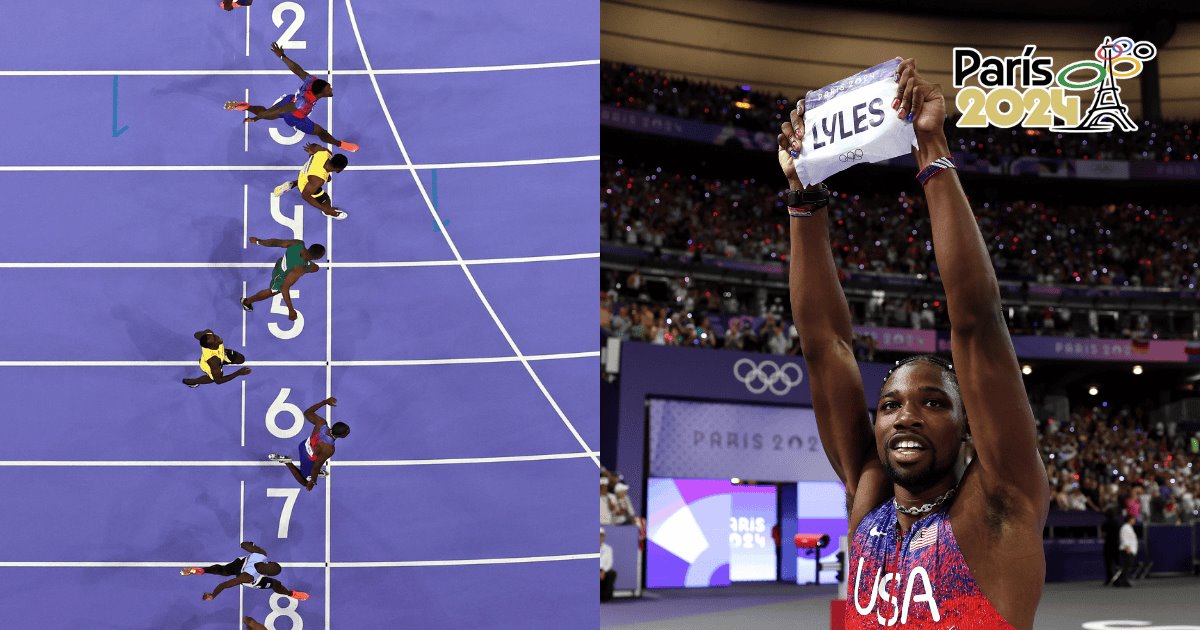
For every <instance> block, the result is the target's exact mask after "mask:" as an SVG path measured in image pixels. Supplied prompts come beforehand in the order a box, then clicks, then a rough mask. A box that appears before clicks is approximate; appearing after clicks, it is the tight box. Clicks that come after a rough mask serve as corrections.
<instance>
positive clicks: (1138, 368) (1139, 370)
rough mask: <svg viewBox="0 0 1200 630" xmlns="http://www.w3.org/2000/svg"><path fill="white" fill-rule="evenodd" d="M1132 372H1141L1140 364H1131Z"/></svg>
mask: <svg viewBox="0 0 1200 630" xmlns="http://www.w3.org/2000/svg"><path fill="white" fill-rule="evenodd" d="M1133 373H1134V374H1141V373H1142V366H1140V365H1135V366H1133Z"/></svg>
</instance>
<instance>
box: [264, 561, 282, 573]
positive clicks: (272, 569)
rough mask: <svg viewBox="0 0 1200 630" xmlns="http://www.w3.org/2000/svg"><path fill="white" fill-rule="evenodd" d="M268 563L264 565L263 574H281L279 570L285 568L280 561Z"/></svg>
mask: <svg viewBox="0 0 1200 630" xmlns="http://www.w3.org/2000/svg"><path fill="white" fill-rule="evenodd" d="M266 565H267V566H265V567H263V571H262V574H263V575H279V572H280V571H282V570H283V567H281V566H279V563H278V562H267V563H266Z"/></svg>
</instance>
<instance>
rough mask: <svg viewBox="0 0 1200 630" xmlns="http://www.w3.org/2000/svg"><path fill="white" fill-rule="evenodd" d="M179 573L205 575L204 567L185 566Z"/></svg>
mask: <svg viewBox="0 0 1200 630" xmlns="http://www.w3.org/2000/svg"><path fill="white" fill-rule="evenodd" d="M179 575H204V569H202V568H200V567H184V568H182V569H180V570H179Z"/></svg>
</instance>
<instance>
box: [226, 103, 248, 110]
mask: <svg viewBox="0 0 1200 630" xmlns="http://www.w3.org/2000/svg"><path fill="white" fill-rule="evenodd" d="M225 109H236V110H239V111H246V110H247V109H250V103H247V102H246V101H225Z"/></svg>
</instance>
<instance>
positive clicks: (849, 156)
mask: <svg viewBox="0 0 1200 630" xmlns="http://www.w3.org/2000/svg"><path fill="white" fill-rule="evenodd" d="M862 157H863V150H862V149H855V150H853V151H847V152H845V153H843V154H841V155H839V156H838V160H840V161H842V162H853V161H855V160H861V159H862Z"/></svg>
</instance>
